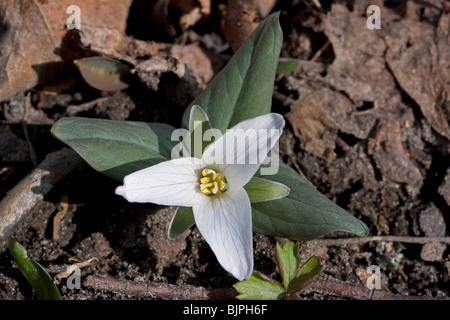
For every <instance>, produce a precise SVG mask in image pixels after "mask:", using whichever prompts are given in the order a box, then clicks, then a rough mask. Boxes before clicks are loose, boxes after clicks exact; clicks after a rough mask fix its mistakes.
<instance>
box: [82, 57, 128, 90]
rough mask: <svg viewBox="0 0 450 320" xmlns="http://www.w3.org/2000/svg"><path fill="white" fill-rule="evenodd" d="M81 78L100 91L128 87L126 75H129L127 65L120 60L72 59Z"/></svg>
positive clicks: (99, 58) (97, 58) (101, 58)
mask: <svg viewBox="0 0 450 320" xmlns="http://www.w3.org/2000/svg"><path fill="white" fill-rule="evenodd" d="M73 63H74V64H75V65H76V66H77V68H78V70H80V73H81V75H82V76H83V79H84V80H85V81H86V82H87V84H89V85H90V86H91V87H93V88H95V89H97V90H102V91H119V90H123V89H126V88H128V86H129V85H128V83H127V77H129V76H130V74H131V73H130V69H129V68H128V66H127V65H126V64H124V63H122V62H120V61H117V60H114V59H110V58H104V57H90V58H84V59H79V60H74V61H73Z"/></svg>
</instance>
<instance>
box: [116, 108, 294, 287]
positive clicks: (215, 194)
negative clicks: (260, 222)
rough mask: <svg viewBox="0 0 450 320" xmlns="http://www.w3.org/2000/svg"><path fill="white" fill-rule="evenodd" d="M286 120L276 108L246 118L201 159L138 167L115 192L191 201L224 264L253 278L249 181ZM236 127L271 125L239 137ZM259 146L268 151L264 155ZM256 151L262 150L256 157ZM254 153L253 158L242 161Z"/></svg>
mask: <svg viewBox="0 0 450 320" xmlns="http://www.w3.org/2000/svg"><path fill="white" fill-rule="evenodd" d="M284 124H285V122H284V119H283V117H282V116H281V115H279V114H276V113H270V114H266V115H262V116H259V117H256V118H252V119H249V120H245V121H242V122H240V123H239V124H237V125H236V126H234V127H233V128H231V129H230V130H227V132H226V133H225V134H224V135H222V136H221V137H220V138H218V139H217V140H216V141H214V142H213V143H211V144H210V145H209V146H208V147H207V148H206V150H205V151H204V153H203V155H202V158H201V159H197V158H190V157H186V158H180V159H174V160H169V161H165V162H162V163H159V164H157V165H154V166H151V167H149V168H146V169H142V170H139V171H136V172H134V173H132V174H130V175H128V176H126V177H125V178H124V185H123V186H119V187H118V188H117V189H116V194H118V195H121V196H123V197H124V198H125V199H127V200H128V201H130V202H141V203H142V202H152V203H156V204H159V205H167V206H183V207H192V209H193V213H194V219H195V223H196V225H197V228H198V229H199V231H200V233H201V234H202V236H203V237H204V238H205V240H206V242H207V243H208V244H209V246H210V247H211V249H212V250H213V252H214V253H215V255H216V258H217V260H218V261H219V263H220V264H221V265H222V267H223V268H224V269H225V270H227V271H228V272H230V273H231V274H232V275H233V276H234V277H235V278H237V279H239V280H243V279H248V278H250V276H251V274H252V271H253V234H252V209H251V204H250V199H249V196H248V194H247V192H246V190H245V189H244V186H245V185H246V184H247V183H248V182H249V181H250V179H251V178H252V177H253V176H254V175H255V173H256V172H257V171H258V169H259V167H260V166H261V164H262V162H263V161H264V159H265V157H266V156H267V153H268V152H269V151H270V150H271V149H272V148H273V147H274V145H275V144H276V142H277V141H278V139H279V137H280V135H281V133H282V129H283V127H284ZM233 130H243V131H244V132H246V131H247V130H253V131H255V130H256V131H259V130H266V132H267V135H264V138H261V136H259V137H258V138H257V139H245V135H244V136H243V138H242V139H241V140H239V141H237V142H236V141H235V138H236V135H235V134H234V133H233ZM239 132H242V131H239ZM238 138H239V137H238ZM242 144H244V145H242ZM260 151H262V152H265V154H264V155H263V156H262V157H261V156H259V153H260ZM242 152H244V154H242ZM255 153H256V154H257V155H258V156H257V157H251V155H254V154H255ZM230 154H232V155H233V157H231V156H230ZM250 158H252V159H253V160H252V161H251V162H250V163H242V159H250ZM255 159H256V161H255ZM255 162H256V163H255Z"/></svg>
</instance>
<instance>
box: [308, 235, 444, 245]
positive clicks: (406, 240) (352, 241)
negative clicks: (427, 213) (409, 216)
mask: <svg viewBox="0 0 450 320" xmlns="http://www.w3.org/2000/svg"><path fill="white" fill-rule="evenodd" d="M372 241H389V242H403V243H417V244H425V243H430V242H440V243H450V237H408V236H372V237H365V238H356V237H355V238H337V239H315V240H310V241H308V244H310V245H318V246H341V245H347V244H356V245H359V244H363V243H367V242H372Z"/></svg>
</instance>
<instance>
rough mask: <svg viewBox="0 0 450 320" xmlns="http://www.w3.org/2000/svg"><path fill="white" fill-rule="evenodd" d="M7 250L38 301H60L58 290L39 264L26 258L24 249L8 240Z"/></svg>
mask: <svg viewBox="0 0 450 320" xmlns="http://www.w3.org/2000/svg"><path fill="white" fill-rule="evenodd" d="M8 248H9V251H10V252H11V254H12V256H13V259H14V261H15V262H16V264H17V266H18V267H19V270H20V272H22V274H23V276H24V277H25V279H27V281H28V282H29V283H30V284H31V286H32V287H33V289H34V291H35V292H36V296H37V297H38V299H39V300H61V295H60V294H59V291H58V288H57V287H56V286H55V284H54V283H53V280H52V278H51V277H50V275H49V274H48V272H47V270H45V269H44V268H43V267H42V266H41V265H40V264H39V263H37V262H35V261H33V260H31V259H30V258H28V256H27V251H26V250H25V248H24V247H23V246H22V245H21V244H20V243H18V242H17V241H16V240H14V239H13V238H8Z"/></svg>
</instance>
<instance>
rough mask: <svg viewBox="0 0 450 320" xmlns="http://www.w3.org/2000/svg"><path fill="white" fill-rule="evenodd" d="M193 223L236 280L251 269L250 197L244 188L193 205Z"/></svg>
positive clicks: (244, 276) (244, 275) (248, 276)
mask: <svg viewBox="0 0 450 320" xmlns="http://www.w3.org/2000/svg"><path fill="white" fill-rule="evenodd" d="M193 211H194V218H195V223H196V225H197V227H198V229H199V231H200V233H201V234H202V235H203V237H204V238H205V240H206V242H208V244H209V246H210V247H211V249H212V250H213V252H214V253H215V255H216V257H217V260H218V261H219V263H220V264H221V265H222V267H223V268H224V269H225V270H227V271H228V272H230V273H231V274H232V275H233V276H234V277H235V278H237V279H239V280H243V279H248V278H250V275H251V274H252V271H253V240H252V239H253V234H252V211H251V206H250V200H249V198H248V195H247V192H245V190H244V189H241V190H239V191H238V192H228V191H227V192H225V193H223V194H221V195H219V196H211V197H209V198H208V199H207V200H206V201H202V202H201V203H199V204H196V205H194V206H193Z"/></svg>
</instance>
